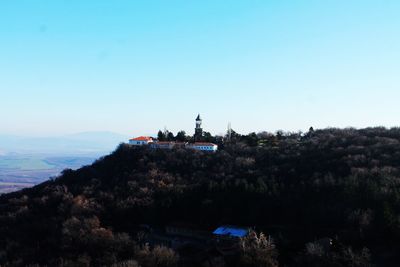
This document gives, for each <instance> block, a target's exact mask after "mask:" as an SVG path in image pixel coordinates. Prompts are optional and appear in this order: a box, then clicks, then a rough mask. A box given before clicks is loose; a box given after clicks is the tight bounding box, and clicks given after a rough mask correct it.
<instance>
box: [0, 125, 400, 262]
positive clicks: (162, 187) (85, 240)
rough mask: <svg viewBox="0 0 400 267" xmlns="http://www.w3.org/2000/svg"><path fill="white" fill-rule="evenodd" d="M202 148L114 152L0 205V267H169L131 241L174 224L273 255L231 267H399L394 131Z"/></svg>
mask: <svg viewBox="0 0 400 267" xmlns="http://www.w3.org/2000/svg"><path fill="white" fill-rule="evenodd" d="M208 138H209V139H212V140H208V141H214V142H218V143H219V145H220V150H219V151H217V152H216V153H208V152H200V151H193V150H185V149H174V150H152V149H149V148H146V147H142V148H132V147H129V146H127V145H120V146H119V147H118V148H117V149H116V151H115V152H113V153H112V154H110V155H109V156H106V157H104V158H101V159H99V160H98V161H96V162H95V163H94V164H92V165H91V166H87V167H83V168H81V169H79V170H76V171H71V170H65V171H64V172H63V174H62V175H61V176H60V177H58V178H56V179H55V180H52V181H48V182H45V183H43V184H40V185H38V186H36V187H34V188H30V189H26V190H23V191H19V192H15V193H11V194H7V195H3V196H1V197H0V265H5V266H26V265H28V264H38V265H39V266H45V265H47V266H111V265H112V264H115V266H138V265H140V266H176V265H178V266H179V265H182V260H183V258H182V256H180V255H179V252H177V251H173V250H171V249H169V248H167V247H156V248H151V247H150V248H149V247H145V246H144V245H141V241H140V238H138V235H137V234H138V232H139V230H138V229H139V228H140V227H139V226H140V225H150V226H151V227H155V228H162V227H164V226H166V225H168V224H170V223H173V222H183V223H186V224H190V225H196V226H197V227H198V228H199V229H204V230H205V231H208V230H209V229H213V228H214V227H217V226H219V225H222V224H228V225H238V226H243V227H250V228H252V229H255V231H256V232H263V233H265V234H266V235H268V236H271V237H272V240H273V242H274V251H273V253H266V254H264V255H263V254H262V251H261V252H260V253H253V254H252V253H250V254H248V253H249V252H248V251H247V250H241V251H240V252H239V254H238V255H237V257H238V259H239V260H238V261H235V262H236V264H237V265H238V266H370V264H372V263H373V264H375V265H376V266H398V265H399V264H400V257H399V256H398V255H397V252H398V251H400V191H399V190H400V129H398V128H393V129H384V128H367V129H361V130H355V129H325V130H316V131H314V130H312V129H311V130H310V131H309V132H308V133H306V134H300V133H293V134H289V133H282V132H278V133H276V134H269V133H259V134H249V135H245V136H241V135H238V134H234V135H233V137H232V140H231V142H230V143H223V142H222V141H221V139H218V138H217V139H213V137H210V136H209V137H208ZM324 238H330V239H332V240H333V245H332V246H331V247H330V248H329V250H326V249H324V248H323V247H322V246H320V245H319V244H318V242H317V240H320V239H324ZM246 253H247V254H246ZM249 255H250V256H249ZM263 257H264V258H263ZM154 258H157V259H159V260H158V261H157V260H156V261H152V260H151V259H154ZM260 258H262V259H260ZM265 258H268V259H265ZM118 264H119V265H118ZM221 264H222V263H221ZM221 266H223V265H221ZM225 266H227V265H225Z"/></svg>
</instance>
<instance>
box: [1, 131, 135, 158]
mask: <svg viewBox="0 0 400 267" xmlns="http://www.w3.org/2000/svg"><path fill="white" fill-rule="evenodd" d="M127 139H128V136H125V135H122V134H117V133H113V132H82V133H76V134H70V135H64V136H51V137H22V136H16V135H4V134H3V135H2V134H0V155H5V154H9V153H18V154H20V153H22V154H27V153H44V154H62V155H67V154H74V155H77V154H85V155H93V154H104V153H109V152H111V151H112V150H114V149H115V148H116V147H117V145H118V144H119V143H121V142H126V141H127Z"/></svg>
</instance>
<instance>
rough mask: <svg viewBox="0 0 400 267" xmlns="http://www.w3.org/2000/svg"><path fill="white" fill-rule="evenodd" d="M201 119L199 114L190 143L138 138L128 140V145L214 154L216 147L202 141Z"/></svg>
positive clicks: (144, 137) (147, 137)
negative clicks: (185, 149) (186, 149)
mask: <svg viewBox="0 0 400 267" xmlns="http://www.w3.org/2000/svg"><path fill="white" fill-rule="evenodd" d="M201 124H202V119H201V118H200V114H199V115H198V116H197V118H196V128H195V129H194V136H193V138H192V140H191V141H190V142H179V141H161V140H157V139H155V138H153V137H150V136H139V137H135V138H132V139H130V140H129V145H132V146H149V147H150V148H154V149H172V148H188V149H194V150H201V151H210V152H215V151H217V150H218V145H216V144H214V143H210V142H204V141H203V128H201Z"/></svg>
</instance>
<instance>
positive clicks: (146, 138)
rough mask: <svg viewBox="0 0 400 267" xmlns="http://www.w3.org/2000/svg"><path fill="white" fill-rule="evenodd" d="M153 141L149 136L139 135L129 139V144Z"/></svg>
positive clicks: (146, 143) (143, 143) (144, 143)
mask: <svg viewBox="0 0 400 267" xmlns="http://www.w3.org/2000/svg"><path fill="white" fill-rule="evenodd" d="M150 143H153V138H151V137H149V136H139V137H136V138H132V139H129V144H130V145H134V146H143V145H148V144H150Z"/></svg>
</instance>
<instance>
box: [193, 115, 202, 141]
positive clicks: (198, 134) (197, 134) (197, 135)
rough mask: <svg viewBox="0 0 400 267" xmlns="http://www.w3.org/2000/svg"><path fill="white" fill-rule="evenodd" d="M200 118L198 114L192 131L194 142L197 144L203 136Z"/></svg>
mask: <svg viewBox="0 0 400 267" xmlns="http://www.w3.org/2000/svg"><path fill="white" fill-rule="evenodd" d="M201 122H202V120H201V118H200V114H199V115H198V116H197V118H196V128H195V129H194V141H195V142H198V141H201V138H202V136H203V128H201Z"/></svg>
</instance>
